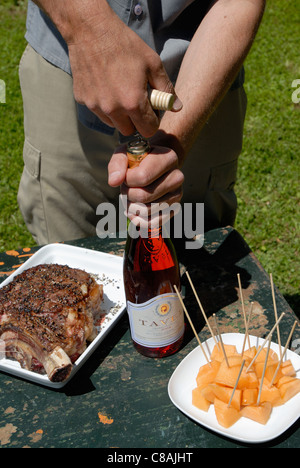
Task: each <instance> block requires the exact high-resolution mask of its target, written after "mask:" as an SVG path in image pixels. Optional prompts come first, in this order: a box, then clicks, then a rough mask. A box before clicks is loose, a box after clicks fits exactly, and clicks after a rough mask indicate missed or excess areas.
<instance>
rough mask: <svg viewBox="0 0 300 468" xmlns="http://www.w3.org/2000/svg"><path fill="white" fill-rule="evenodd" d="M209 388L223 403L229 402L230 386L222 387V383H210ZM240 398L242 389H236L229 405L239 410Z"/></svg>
mask: <svg viewBox="0 0 300 468" xmlns="http://www.w3.org/2000/svg"><path fill="white" fill-rule="evenodd" d="M210 389H211V391H212V392H213V393H214V395H215V397H216V398H218V399H219V400H221V401H223V402H224V403H227V404H228V403H229V401H230V398H231V395H232V391H233V389H232V388H231V387H224V386H223V385H218V384H211V385H210ZM241 400H242V390H238V389H236V390H235V392H234V395H233V398H232V401H231V404H230V406H231V407H232V408H235V409H236V410H238V411H239V410H240V409H241Z"/></svg>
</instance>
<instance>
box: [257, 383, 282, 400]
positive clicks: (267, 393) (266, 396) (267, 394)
mask: <svg viewBox="0 0 300 468" xmlns="http://www.w3.org/2000/svg"><path fill="white" fill-rule="evenodd" d="M265 401H269V402H270V403H271V404H272V406H279V405H280V404H281V403H282V401H281V395H280V391H279V389H278V388H277V387H275V385H272V386H271V387H270V381H269V380H268V379H267V378H264V381H263V385H262V390H261V394H260V402H261V403H263V402H265Z"/></svg>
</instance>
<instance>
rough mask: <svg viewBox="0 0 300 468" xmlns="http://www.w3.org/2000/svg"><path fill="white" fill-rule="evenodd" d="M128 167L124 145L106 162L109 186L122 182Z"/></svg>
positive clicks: (116, 185) (118, 184)
mask: <svg viewBox="0 0 300 468" xmlns="http://www.w3.org/2000/svg"><path fill="white" fill-rule="evenodd" d="M127 168H128V158H127V154H126V147H124V146H123V147H120V148H119V149H118V150H116V152H115V153H114V154H113V155H112V157H111V159H110V162H109V164H108V168H107V170H108V184H109V185H110V186H111V187H118V186H120V185H122V184H123V182H124V180H125V178H126V171H127Z"/></svg>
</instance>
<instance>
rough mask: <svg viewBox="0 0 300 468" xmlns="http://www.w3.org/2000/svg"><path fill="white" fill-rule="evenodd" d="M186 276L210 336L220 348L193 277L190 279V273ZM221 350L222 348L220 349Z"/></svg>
mask: <svg viewBox="0 0 300 468" xmlns="http://www.w3.org/2000/svg"><path fill="white" fill-rule="evenodd" d="M185 274H186V276H187V277H188V280H189V282H190V285H191V288H192V290H193V293H194V296H195V298H196V300H197V302H198V305H199V307H200V310H201V312H202V315H203V317H204V320H205V322H206V325H207V326H208V329H209V331H210V334H211V336H212V337H213V339H214V341H215V344H216V345H217V347H218V348H219V343H218V341H217V339H216V337H215V335H214V332H213V331H212V329H211V326H210V324H209V321H208V319H207V316H206V313H205V311H204V309H203V306H202V304H201V301H200V299H199V297H198V294H197V292H196V289H195V287H194V285H193V282H192V280H191V277H190V275H189V273H188V271H186V272H185ZM219 349H220V348H219Z"/></svg>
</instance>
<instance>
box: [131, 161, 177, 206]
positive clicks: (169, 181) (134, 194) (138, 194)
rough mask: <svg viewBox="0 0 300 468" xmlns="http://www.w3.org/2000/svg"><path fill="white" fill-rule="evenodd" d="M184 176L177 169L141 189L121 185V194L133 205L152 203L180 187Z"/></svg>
mask: <svg viewBox="0 0 300 468" xmlns="http://www.w3.org/2000/svg"><path fill="white" fill-rule="evenodd" d="M183 182H184V175H183V173H182V172H181V171H180V170H179V169H175V170H173V171H170V172H168V173H167V174H165V175H164V176H162V177H161V178H160V179H158V180H157V181H156V182H154V183H153V184H150V185H148V186H146V187H142V188H138V187H137V188H133V187H128V186H127V185H126V184H123V185H122V193H123V194H124V195H126V196H127V198H128V200H129V201H130V202H133V203H144V204H148V203H153V202H157V201H158V200H159V199H161V198H162V197H164V196H165V195H167V194H168V193H172V192H174V191H176V190H177V189H179V188H181V187H182V184H183Z"/></svg>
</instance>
